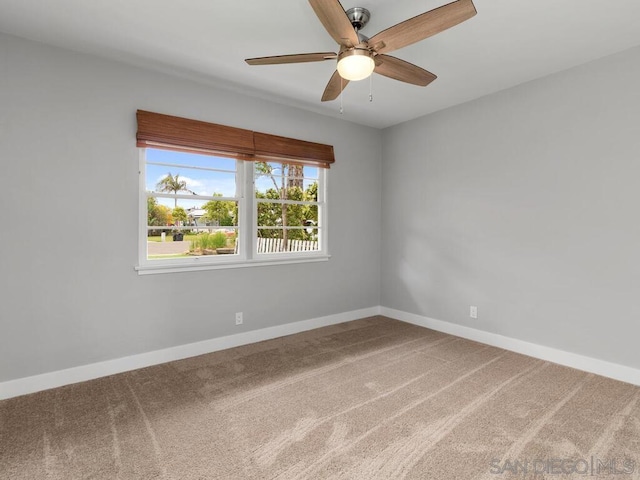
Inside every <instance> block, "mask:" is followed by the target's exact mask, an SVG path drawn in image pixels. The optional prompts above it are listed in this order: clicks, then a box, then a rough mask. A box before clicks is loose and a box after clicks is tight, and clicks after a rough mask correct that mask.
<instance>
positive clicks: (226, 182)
mask: <svg viewBox="0 0 640 480" xmlns="http://www.w3.org/2000/svg"><path fill="white" fill-rule="evenodd" d="M214 158H215V161H214V162H213V163H215V164H214V165H212V157H211V156H208V155H198V154H194V153H184V152H174V151H171V150H158V149H153V148H147V149H146V159H147V165H146V189H147V191H157V189H156V185H157V183H158V182H159V181H160V180H162V179H163V178H164V177H166V176H167V174H168V173H171V174H172V175H173V176H175V175H180V180H184V181H186V182H187V189H188V190H190V191H191V192H193V193H195V194H196V195H213V193H221V194H222V195H223V196H225V197H235V196H236V161H235V160H234V159H232V158H223V157H214ZM149 163H160V164H163V165H149ZM193 167H200V168H193ZM203 168H215V169H216V170H222V171H211V170H205V169H203ZM276 173H279V171H278V172H276ZM304 176H305V181H304V185H305V188H306V187H307V186H308V185H309V184H310V183H313V182H314V181H315V180H314V179H317V178H318V168H316V167H308V166H305V167H304ZM256 187H257V188H258V190H260V191H265V190H266V189H268V188H272V187H273V182H272V181H271V179H270V178H268V177H260V178H257V179H256ZM179 193H180V194H182V195H184V194H188V193H189V192H179ZM158 203H159V204H161V205H166V206H168V207H170V208H173V207H174V199H172V198H159V199H158ZM204 203H206V200H204V201H203V200H196V199H193V200H190V199H189V200H186V199H178V206H181V207H183V208H185V209H187V208H191V207H196V208H199V207H201V206H202V205H203V204H204Z"/></svg>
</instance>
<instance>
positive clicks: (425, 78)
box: [374, 55, 438, 87]
mask: <svg viewBox="0 0 640 480" xmlns="http://www.w3.org/2000/svg"><path fill="white" fill-rule="evenodd" d="M374 72H376V73H378V74H380V75H384V76H385V77H389V78H393V79H394V80H400V81H401V82H405V83H411V84H412V85H418V86H420V87H426V86H427V85H429V84H430V83H431V82H433V81H434V80H435V79H436V78H438V77H437V76H436V75H434V74H433V73H431V72H428V71H427V70H425V69H424V68H420V67H418V66H417V65H414V64H413V63H409V62H405V61H404V60H400V59H399V58H396V57H391V56H389V55H377V56H376V68H375V70H374Z"/></svg>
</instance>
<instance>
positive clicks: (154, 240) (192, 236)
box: [147, 233, 196, 242]
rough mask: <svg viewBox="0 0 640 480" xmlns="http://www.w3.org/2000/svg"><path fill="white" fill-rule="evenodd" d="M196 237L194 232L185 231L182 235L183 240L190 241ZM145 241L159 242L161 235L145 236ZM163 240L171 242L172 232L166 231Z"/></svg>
mask: <svg viewBox="0 0 640 480" xmlns="http://www.w3.org/2000/svg"><path fill="white" fill-rule="evenodd" d="M195 239H196V235H195V234H194V233H187V234H185V236H184V239H183V240H184V241H185V242H191V241H193V240H195ZM147 241H149V242H161V241H162V237H160V236H157V237H147ZM165 242H173V234H172V233H168V234H167V237H166V238H165Z"/></svg>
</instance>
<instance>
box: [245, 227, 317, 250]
mask: <svg viewBox="0 0 640 480" xmlns="http://www.w3.org/2000/svg"><path fill="white" fill-rule="evenodd" d="M258 235H259V237H258V239H257V243H258V253H259V254H263V253H282V252H316V251H318V250H319V248H318V229H317V228H308V229H268V230H267V229H261V230H258Z"/></svg>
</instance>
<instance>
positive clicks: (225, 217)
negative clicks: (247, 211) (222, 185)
mask: <svg viewBox="0 0 640 480" xmlns="http://www.w3.org/2000/svg"><path fill="white" fill-rule="evenodd" d="M212 196H214V197H222V196H223V195H222V194H221V193H214V194H213V195H212ZM202 208H203V209H204V210H206V211H207V213H206V215H205V218H206V219H208V220H211V221H213V222H217V223H218V225H220V226H235V225H237V223H236V222H237V220H238V205H237V203H236V202H232V201H228V200H209V201H208V202H207V203H205V204H204V205H203V206H202Z"/></svg>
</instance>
